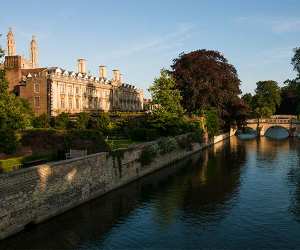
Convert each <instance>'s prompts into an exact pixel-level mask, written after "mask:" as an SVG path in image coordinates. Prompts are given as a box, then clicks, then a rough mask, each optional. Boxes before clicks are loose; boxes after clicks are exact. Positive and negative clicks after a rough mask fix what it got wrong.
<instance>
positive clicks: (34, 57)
mask: <svg viewBox="0 0 300 250" xmlns="http://www.w3.org/2000/svg"><path fill="white" fill-rule="evenodd" d="M30 63H31V65H32V68H36V67H37V66H38V47H37V42H36V40H35V36H32V40H31V42H30Z"/></svg>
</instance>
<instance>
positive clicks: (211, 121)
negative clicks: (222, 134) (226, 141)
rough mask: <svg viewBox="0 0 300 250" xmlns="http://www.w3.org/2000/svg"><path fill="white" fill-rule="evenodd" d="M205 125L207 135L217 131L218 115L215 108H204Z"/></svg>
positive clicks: (214, 133)
mask: <svg viewBox="0 0 300 250" xmlns="http://www.w3.org/2000/svg"><path fill="white" fill-rule="evenodd" d="M204 115H205V127H206V131H207V133H208V136H209V137H213V136H215V135H217V134H218V133H219V129H220V126H219V117H218V114H217V111H216V109H213V108H211V109H207V110H204Z"/></svg>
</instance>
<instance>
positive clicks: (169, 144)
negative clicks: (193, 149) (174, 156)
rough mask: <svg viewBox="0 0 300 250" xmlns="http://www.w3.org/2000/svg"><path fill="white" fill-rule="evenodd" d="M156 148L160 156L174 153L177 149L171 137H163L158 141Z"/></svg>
mask: <svg viewBox="0 0 300 250" xmlns="http://www.w3.org/2000/svg"><path fill="white" fill-rule="evenodd" d="M158 146H159V149H160V153H161V154H166V153H169V152H172V151H174V150H175V149H176V148H177V142H176V140H175V138H173V137H165V138H162V139H160V140H159V142H158Z"/></svg>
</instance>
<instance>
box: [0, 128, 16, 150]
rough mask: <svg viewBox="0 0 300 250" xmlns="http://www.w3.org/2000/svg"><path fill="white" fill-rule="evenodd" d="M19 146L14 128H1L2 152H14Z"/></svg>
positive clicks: (0, 142)
mask: <svg viewBox="0 0 300 250" xmlns="http://www.w3.org/2000/svg"><path fill="white" fill-rule="evenodd" d="M17 146H18V138H17V135H16V132H15V131H14V130H13V129H1V130H0V152H3V153H5V154H11V153H14V152H15V151H16V149H17Z"/></svg>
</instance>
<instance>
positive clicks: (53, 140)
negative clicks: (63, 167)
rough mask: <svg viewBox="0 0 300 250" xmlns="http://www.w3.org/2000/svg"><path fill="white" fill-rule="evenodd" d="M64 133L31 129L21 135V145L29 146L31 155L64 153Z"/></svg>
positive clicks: (53, 130)
mask: <svg viewBox="0 0 300 250" xmlns="http://www.w3.org/2000/svg"><path fill="white" fill-rule="evenodd" d="M64 134H65V132H64V131H59V130H55V129H31V130H26V131H24V132H23V134H22V138H21V144H22V145H23V146H29V147H30V148H31V150H32V153H33V154H44V153H48V152H59V151H63V152H64V151H65V140H64V136H65V135H64Z"/></svg>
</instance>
